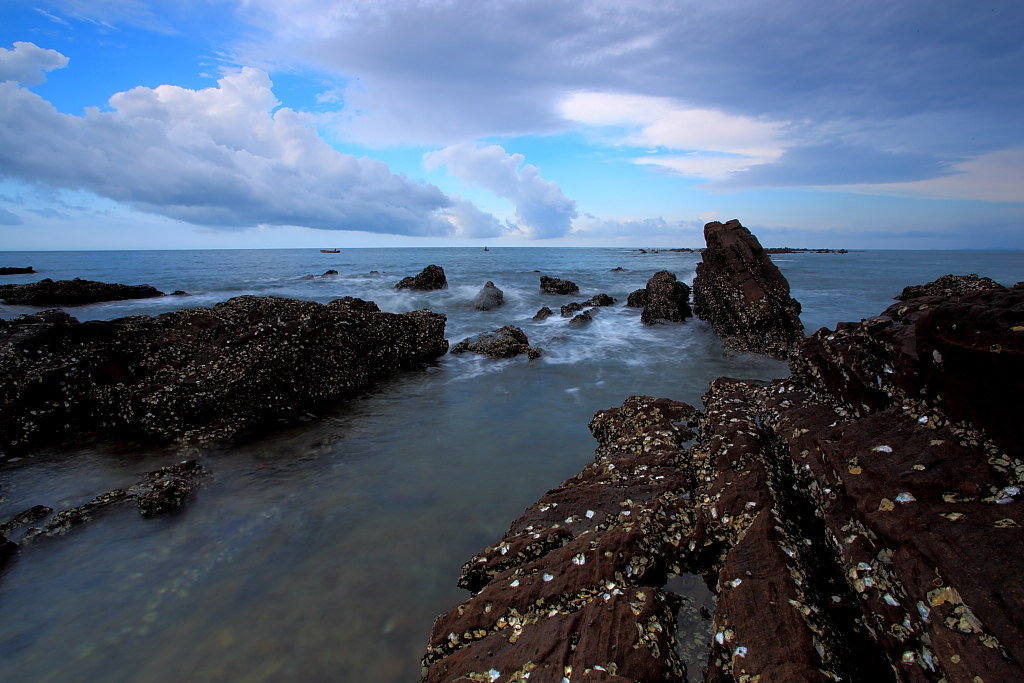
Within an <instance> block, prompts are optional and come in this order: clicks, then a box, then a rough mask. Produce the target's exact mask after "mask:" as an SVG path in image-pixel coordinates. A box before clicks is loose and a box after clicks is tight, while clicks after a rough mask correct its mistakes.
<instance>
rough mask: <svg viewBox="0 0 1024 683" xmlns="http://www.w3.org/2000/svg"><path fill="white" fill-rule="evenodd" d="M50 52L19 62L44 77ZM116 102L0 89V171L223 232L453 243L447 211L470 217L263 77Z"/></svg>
mask: <svg viewBox="0 0 1024 683" xmlns="http://www.w3.org/2000/svg"><path fill="white" fill-rule="evenodd" d="M33 48H34V46H33ZM44 52H47V51H40V50H39V49H38V48H36V49H32V48H25V47H19V48H18V49H17V51H16V54H19V55H28V56H29V57H30V58H25V57H22V58H21V61H20V62H18V63H19V64H22V65H25V64H32V65H34V66H35V67H36V68H39V67H38V65H39V64H40V63H43V60H42V57H41V55H42V54H43V53H44ZM49 52H52V51H49ZM47 57H48V59H49V61H48V62H45V63H47V64H60V63H61V61H63V63H66V60H61V59H56V58H53V56H52V55H47ZM16 61H17V60H16ZM19 69H20V70H21V72H22V73H21V74H20V76H21V77H24V76H25V74H26V73H27V74H28V75H29V76H30V77H32V76H33V75H34V74H35V71H33V69H29V68H28V67H24V66H22V67H19ZM109 104H110V110H109V111H100V110H98V109H90V110H88V111H87V112H86V114H85V115H84V116H81V117H79V116H71V115H67V114H63V113H60V112H58V111H57V110H56V109H55V108H54V107H53V106H52V105H50V104H49V103H48V102H47V101H46V100H44V99H43V98H41V97H39V96H38V95H36V94H35V93H33V92H31V91H29V90H27V89H25V88H23V87H21V86H19V85H18V83H16V82H14V81H10V80H9V81H6V82H4V83H0V174H3V175H5V176H9V177H12V178H16V179H19V180H23V181H28V182H38V183H43V184H47V185H50V186H54V187H60V188H66V189H73V190H88V191H90V192H93V193H95V194H97V195H99V196H101V197H106V198H110V199H113V200H116V201H119V202H125V203H127V204H129V205H131V206H134V207H136V208H139V209H141V210H143V211H146V212H150V213H155V214H159V215H163V216H167V217H170V218H174V219H178V220H182V221H187V222H190V223H195V224H200V225H208V226H218V227H232V228H233V227H249V226H254V225H299V226H305V227H311V228H320V229H327V230H363V231H368V232H379V233H391V234H400V235H446V234H450V233H451V232H452V231H453V229H454V228H453V225H452V222H451V221H450V220H449V217H448V212H449V211H451V210H453V209H454V210H455V213H456V214H457V215H459V216H464V215H467V214H468V213H470V209H468V208H467V207H465V206H464V204H463V205H458V206H457V205H456V204H455V203H454V202H453V200H452V199H450V198H449V197H447V196H446V195H445V194H444V193H443V192H441V191H440V190H439V189H438V188H436V187H434V186H432V185H428V184H425V183H421V182H415V181H413V180H410V179H409V178H408V177H406V176H404V175H396V174H394V173H392V172H391V171H390V170H389V169H388V167H387V165H386V164H384V163H383V162H380V161H374V160H372V159H366V158H356V157H354V156H351V155H346V154H341V153H339V152H337V151H336V150H334V149H333V148H332V147H330V146H329V145H328V144H327V143H326V142H325V141H324V140H323V139H322V138H321V137H320V136H319V134H318V133H317V131H316V128H315V127H314V125H313V124H314V120H313V118H312V117H311V116H310V115H306V114H302V113H300V112H296V111H294V110H292V109H289V108H287V107H280V106H279V102H278V101H277V100H276V98H275V97H274V95H273V93H272V92H271V82H270V79H269V77H268V76H267V74H266V73H264V72H263V71H260V70H258V69H254V68H243V69H241V70H240V71H237V72H235V73H231V74H228V75H225V76H224V77H222V78H221V79H220V80H219V81H218V82H217V87H212V88H206V89H202V90H188V89H184V88H180V87H176V86H170V85H161V86H158V87H156V88H144V87H137V88H133V89H132V90H129V91H127V92H121V93H117V94H115V95H114V96H113V97H111V98H110V101H109ZM477 218H478V219H479V217H477ZM478 222H479V220H478Z"/></svg>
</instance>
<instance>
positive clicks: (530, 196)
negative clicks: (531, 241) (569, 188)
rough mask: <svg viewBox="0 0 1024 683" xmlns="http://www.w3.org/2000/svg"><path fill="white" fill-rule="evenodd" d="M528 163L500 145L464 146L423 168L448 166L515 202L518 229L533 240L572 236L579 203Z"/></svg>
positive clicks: (433, 155) (434, 155)
mask: <svg viewBox="0 0 1024 683" xmlns="http://www.w3.org/2000/svg"><path fill="white" fill-rule="evenodd" d="M525 161H526V158H525V157H524V156H523V155H522V154H508V153H507V152H505V150H504V149H503V148H502V147H500V146H499V145H490V146H488V147H482V148H481V147H477V146H476V145H471V144H462V145H452V146H449V147H445V148H444V149H441V150H437V151H435V152H429V153H427V154H426V155H425V156H424V158H423V165H424V166H425V167H426V168H427V169H428V170H434V169H437V168H439V167H441V166H445V167H447V169H448V170H449V171H450V172H451V173H452V175H454V176H455V177H456V178H458V179H459V180H462V181H463V182H467V183H475V184H477V185H479V186H481V187H484V188H486V189H487V190H489V191H491V192H493V193H494V194H496V195H498V196H499V197H503V198H505V199H508V200H509V201H511V202H512V203H513V204H514V205H515V212H516V213H515V222H516V225H517V227H518V229H519V231H521V232H522V233H524V234H526V235H527V236H529V237H532V238H538V239H541V238H550V237H563V236H565V235H567V234H569V233H570V232H571V231H572V219H574V218H576V216H577V215H578V213H577V211H576V202H575V201H573V200H572V199H569V198H568V197H566V196H565V194H564V193H563V192H562V188H560V187H559V186H558V183H555V182H553V181H550V180H545V179H544V178H541V177H540V169H539V168H537V167H536V166H533V165H532V164H527V163H524V162H525Z"/></svg>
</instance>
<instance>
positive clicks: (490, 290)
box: [473, 280, 505, 311]
mask: <svg viewBox="0 0 1024 683" xmlns="http://www.w3.org/2000/svg"><path fill="white" fill-rule="evenodd" d="M504 303H505V293H504V292H502V291H501V290H500V289H498V288H497V287H495V286H494V283H493V282H491V281H490V280H488V281H487V284H485V285H484V286H483V288H482V289H481V290H480V293H479V294H477V295H476V298H475V299H473V307H474V308H476V309H477V310H479V311H489V310H491V309H492V308H497V307H498V306H501V305H503V304H504Z"/></svg>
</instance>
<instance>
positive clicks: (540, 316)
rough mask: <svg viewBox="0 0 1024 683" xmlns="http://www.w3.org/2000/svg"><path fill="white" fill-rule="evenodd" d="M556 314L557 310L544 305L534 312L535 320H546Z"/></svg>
mask: <svg viewBox="0 0 1024 683" xmlns="http://www.w3.org/2000/svg"><path fill="white" fill-rule="evenodd" d="M554 314H555V312H554V311H552V310H551V309H550V308H548V307H547V306H542V307H541V308H540V310H538V311H537V312H536V313H535V314H534V316H533V319H534V320H546V319H547V318H550V317H551V316H553V315H554Z"/></svg>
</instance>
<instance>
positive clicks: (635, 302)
mask: <svg viewBox="0 0 1024 683" xmlns="http://www.w3.org/2000/svg"><path fill="white" fill-rule="evenodd" d="M646 305H647V288H646V287H645V288H644V289H634V290H633V291H632V292H630V293H629V297H628V298H627V299H626V306H628V307H629V308H643V307H644V306H646Z"/></svg>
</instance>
